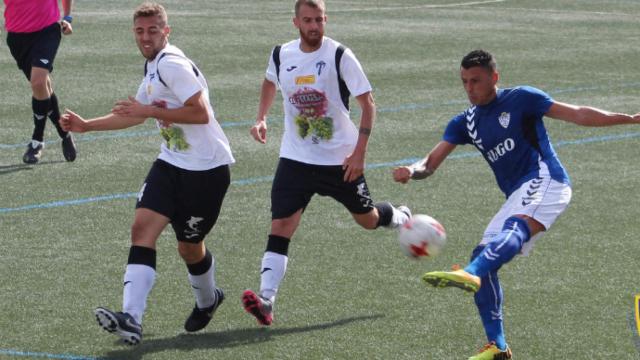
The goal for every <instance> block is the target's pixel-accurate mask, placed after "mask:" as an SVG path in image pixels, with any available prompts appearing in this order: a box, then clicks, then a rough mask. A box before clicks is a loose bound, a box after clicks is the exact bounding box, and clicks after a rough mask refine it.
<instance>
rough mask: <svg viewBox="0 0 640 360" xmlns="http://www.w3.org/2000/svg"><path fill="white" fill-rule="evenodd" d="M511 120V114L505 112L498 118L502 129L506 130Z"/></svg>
mask: <svg viewBox="0 0 640 360" xmlns="http://www.w3.org/2000/svg"><path fill="white" fill-rule="evenodd" d="M509 120H511V114H509V113H508V112H503V113H502V114H500V117H499V118H498V122H500V125H502V127H503V128H505V129H506V128H507V127H509Z"/></svg>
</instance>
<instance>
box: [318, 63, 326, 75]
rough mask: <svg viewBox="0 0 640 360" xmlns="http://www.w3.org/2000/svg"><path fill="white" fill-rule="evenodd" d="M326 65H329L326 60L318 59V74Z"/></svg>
mask: <svg viewBox="0 0 640 360" xmlns="http://www.w3.org/2000/svg"><path fill="white" fill-rule="evenodd" d="M325 66H327V63H326V62H324V61H318V62H317V63H316V68H317V69H318V76H320V74H322V69H324V67H325Z"/></svg>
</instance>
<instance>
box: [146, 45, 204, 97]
mask: <svg viewBox="0 0 640 360" xmlns="http://www.w3.org/2000/svg"><path fill="white" fill-rule="evenodd" d="M198 71H199V70H198ZM158 73H159V74H160V77H161V78H162V81H164V82H165V84H167V87H168V88H169V89H170V90H171V91H172V92H173V94H174V95H175V96H176V97H177V98H178V99H179V100H180V101H181V102H182V103H183V104H184V103H185V101H187V100H189V98H190V97H192V96H193V95H195V94H196V93H198V92H199V91H202V90H204V89H205V87H204V86H203V85H202V83H201V82H200V81H199V80H198V77H197V76H196V74H195V72H194V71H193V66H192V64H191V62H189V60H187V59H185V58H182V57H179V56H167V57H165V58H164V59H162V60H161V61H160V62H159V64H158Z"/></svg>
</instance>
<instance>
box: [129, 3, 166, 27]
mask: <svg viewBox="0 0 640 360" xmlns="http://www.w3.org/2000/svg"><path fill="white" fill-rule="evenodd" d="M152 16H157V17H159V18H160V21H161V22H162V26H165V25H167V11H166V10H165V9H164V6H162V5H160V4H158V3H155V2H151V1H145V2H143V3H142V4H140V6H138V7H137V8H136V9H135V11H134V12H133V21H134V22H135V21H136V19H137V18H139V17H152Z"/></svg>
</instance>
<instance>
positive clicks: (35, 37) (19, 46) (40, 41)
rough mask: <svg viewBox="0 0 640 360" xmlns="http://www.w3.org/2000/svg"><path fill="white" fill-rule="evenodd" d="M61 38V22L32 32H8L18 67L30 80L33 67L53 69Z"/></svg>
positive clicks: (10, 48) (12, 53)
mask: <svg viewBox="0 0 640 360" xmlns="http://www.w3.org/2000/svg"><path fill="white" fill-rule="evenodd" d="M61 39H62V32H61V27H60V23H57V22H56V23H53V24H51V25H49V26H47V27H46V28H44V29H42V30H38V31H35V32H31V33H14V32H10V33H8V34H7V45H8V46H9V50H10V51H11V55H13V58H14V59H15V60H16V63H17V64H18V67H19V68H20V70H22V72H24V75H25V76H26V77H27V79H29V80H30V79H31V68H32V67H40V68H44V69H47V70H49V72H52V71H53V61H54V60H55V58H56V53H57V52H58V47H60V41H61Z"/></svg>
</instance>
